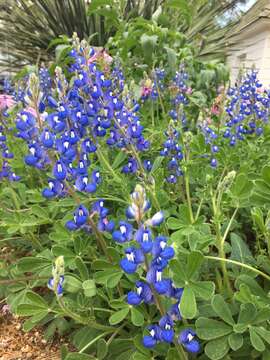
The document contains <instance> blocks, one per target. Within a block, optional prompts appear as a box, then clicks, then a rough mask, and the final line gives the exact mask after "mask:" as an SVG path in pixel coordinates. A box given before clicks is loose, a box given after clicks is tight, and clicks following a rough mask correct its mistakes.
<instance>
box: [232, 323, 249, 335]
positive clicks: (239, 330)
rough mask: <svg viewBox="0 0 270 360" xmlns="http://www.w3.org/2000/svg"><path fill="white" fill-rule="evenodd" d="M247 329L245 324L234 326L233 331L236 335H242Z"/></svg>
mask: <svg viewBox="0 0 270 360" xmlns="http://www.w3.org/2000/svg"><path fill="white" fill-rule="evenodd" d="M247 328H248V325H247V324H234V325H233V331H234V332H235V333H237V334H243V333H244V332H245V331H246V330H247Z"/></svg>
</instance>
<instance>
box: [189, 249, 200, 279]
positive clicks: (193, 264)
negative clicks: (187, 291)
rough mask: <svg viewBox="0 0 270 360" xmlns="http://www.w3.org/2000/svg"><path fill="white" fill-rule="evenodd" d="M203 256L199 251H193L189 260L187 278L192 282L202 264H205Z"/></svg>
mask: <svg viewBox="0 0 270 360" xmlns="http://www.w3.org/2000/svg"><path fill="white" fill-rule="evenodd" d="M203 259H204V257H203V255H202V253H200V252H199V251H192V252H191V253H190V254H189V256H188V259H187V270H186V272H187V278H188V280H191V279H192V278H193V276H194V275H195V274H196V272H197V271H198V270H199V268H200V266H201V264H202V262H203Z"/></svg>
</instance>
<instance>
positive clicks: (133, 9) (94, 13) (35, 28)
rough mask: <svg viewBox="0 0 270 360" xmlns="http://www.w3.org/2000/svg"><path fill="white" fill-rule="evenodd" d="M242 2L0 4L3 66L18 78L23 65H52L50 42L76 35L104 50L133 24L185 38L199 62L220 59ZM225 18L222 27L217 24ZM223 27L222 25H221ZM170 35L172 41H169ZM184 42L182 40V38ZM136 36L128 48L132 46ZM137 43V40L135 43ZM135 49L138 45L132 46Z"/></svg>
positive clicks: (23, 0) (48, 0)
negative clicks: (47, 63)
mask: <svg viewBox="0 0 270 360" xmlns="http://www.w3.org/2000/svg"><path fill="white" fill-rule="evenodd" d="M244 2H245V0H224V1H219V0H211V1H209V0H91V1H88V0H59V1H54V0H35V1H32V0H9V1H6V0H0V23H1V26H0V36H1V39H2V46H1V53H2V55H4V57H3V58H1V65H3V66H5V67H6V68H7V70H8V71H11V70H12V71H13V72H16V71H17V70H18V68H21V67H23V66H24V65H25V64H36V63H41V62H43V61H49V60H53V51H52V48H51V42H53V41H54V39H55V38H58V37H60V36H62V37H63V39H65V38H66V37H71V36H72V34H73V32H74V31H76V32H77V33H78V35H79V37H80V38H85V39H90V38H91V43H92V45H95V46H101V47H102V46H106V44H107V42H108V40H109V39H110V38H111V36H113V35H115V33H117V34H118V35H119V36H120V37H122V36H123V37H124V38H125V37H126V36H127V33H128V32H129V33H130V30H131V27H132V26H133V24H132V23H133V21H134V22H135V25H137V23H138V24H140V21H141V20H145V21H146V23H145V24H148V27H149V28H151V26H152V22H153V21H155V22H157V23H158V25H159V27H160V30H162V32H163V35H165V36H166V32H170V33H172V34H174V36H175V37H176V38H175V41H176V42H177V40H178V37H179V36H180V35H181V34H185V36H186V39H187V41H188V43H190V44H192V46H193V47H194V48H196V51H197V53H198V54H199V55H200V56H203V57H206V56H207V57H208V58H211V59H214V58H223V57H224V51H225V47H226V44H227V38H226V34H227V33H228V30H229V29H230V26H231V25H232V24H233V23H234V21H235V19H236V17H235V16H231V15H232V14H235V11H234V9H235V7H236V6H237V5H238V4H239V3H244ZM224 14H226V19H227V20H226V22H227V24H226V26H225V25H224V26H221V23H220V21H219V19H222V18H223V16H224ZM224 24H225V23H224ZM172 34H171V35H172ZM182 36H183V35H182ZM133 39H134V35H133V36H132V39H131V40H130V42H131V43H132V44H133V45H132V46H134V42H133ZM138 41H140V39H139V40H138ZM135 46H137V44H136V43H135Z"/></svg>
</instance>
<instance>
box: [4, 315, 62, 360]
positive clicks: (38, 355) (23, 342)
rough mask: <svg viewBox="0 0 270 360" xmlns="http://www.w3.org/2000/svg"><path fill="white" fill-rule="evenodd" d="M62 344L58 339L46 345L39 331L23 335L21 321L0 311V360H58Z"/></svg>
mask: <svg viewBox="0 0 270 360" xmlns="http://www.w3.org/2000/svg"><path fill="white" fill-rule="evenodd" d="M63 343H64V339H59V338H58V339H57V343H56V342H53V343H48V342H47V341H46V340H45V339H44V338H43V337H42V331H41V330H40V329H38V330H36V329H34V330H32V331H30V332H28V333H25V332H24V331H23V330H22V320H21V319H18V318H15V317H13V316H12V315H11V314H9V313H8V312H5V311H2V312H1V311H0V360H45V359H46V360H60V359H61V356H60V352H59V347H60V344H63Z"/></svg>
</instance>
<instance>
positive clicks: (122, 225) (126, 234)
mask: <svg viewBox="0 0 270 360" xmlns="http://www.w3.org/2000/svg"><path fill="white" fill-rule="evenodd" d="M132 231H133V227H132V225H131V224H129V223H127V222H125V221H120V222H119V230H116V231H114V232H113V234H112V237H113V239H114V240H115V241H117V242H119V243H124V242H126V241H130V240H131V239H132Z"/></svg>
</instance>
